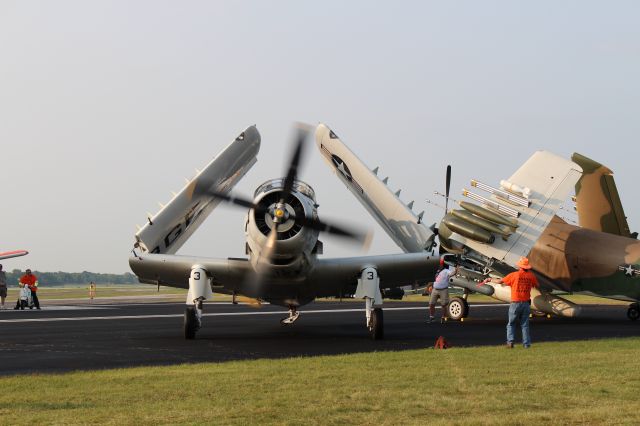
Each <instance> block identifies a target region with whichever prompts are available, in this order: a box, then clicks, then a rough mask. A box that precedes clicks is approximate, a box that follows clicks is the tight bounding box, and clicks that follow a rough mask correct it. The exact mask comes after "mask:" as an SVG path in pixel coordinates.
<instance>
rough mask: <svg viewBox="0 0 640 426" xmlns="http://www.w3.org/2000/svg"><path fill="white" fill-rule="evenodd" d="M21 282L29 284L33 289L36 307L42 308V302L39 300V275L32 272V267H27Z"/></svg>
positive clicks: (32, 295) (30, 288) (32, 293)
mask: <svg viewBox="0 0 640 426" xmlns="http://www.w3.org/2000/svg"><path fill="white" fill-rule="evenodd" d="M20 284H22V285H26V286H29V290H31V297H32V298H33V304H34V306H35V307H36V309H40V302H39V301H38V293H37V291H38V277H36V276H35V275H33V274H32V273H31V269H27V271H26V273H25V274H24V275H23V276H21V277H20Z"/></svg>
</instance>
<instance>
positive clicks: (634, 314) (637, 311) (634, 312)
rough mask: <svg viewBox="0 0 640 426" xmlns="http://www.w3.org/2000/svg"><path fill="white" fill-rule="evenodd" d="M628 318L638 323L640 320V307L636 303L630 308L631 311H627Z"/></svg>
mask: <svg viewBox="0 0 640 426" xmlns="http://www.w3.org/2000/svg"><path fill="white" fill-rule="evenodd" d="M627 318H629V319H630V320H631V321H636V320H637V319H638V318H640V306H638V305H637V304H635V303H634V304H633V305H631V306H629V309H628V310H627Z"/></svg>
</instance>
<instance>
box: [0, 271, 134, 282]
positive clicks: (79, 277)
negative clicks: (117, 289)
mask: <svg viewBox="0 0 640 426" xmlns="http://www.w3.org/2000/svg"><path fill="white" fill-rule="evenodd" d="M23 274H24V271H21V270H20V269H14V270H13V271H11V272H7V284H8V285H9V286H13V285H17V284H18V280H19V279H20V277H21V276H22V275H23ZM33 274H34V275H35V276H36V277H38V283H39V284H40V285H42V286H57V285H62V284H89V283H90V282H91V281H93V282H94V283H96V284H136V283H138V278H137V277H136V276H135V275H134V274H132V273H131V272H125V273H124V274H99V273H97V272H89V271H82V272H62V271H58V272H40V271H35V270H34V271H33Z"/></svg>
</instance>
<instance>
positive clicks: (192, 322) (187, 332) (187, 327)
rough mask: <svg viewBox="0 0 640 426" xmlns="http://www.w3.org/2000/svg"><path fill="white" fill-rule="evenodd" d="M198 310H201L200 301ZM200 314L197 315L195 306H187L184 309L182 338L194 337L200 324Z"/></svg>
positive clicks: (189, 338)
mask: <svg viewBox="0 0 640 426" xmlns="http://www.w3.org/2000/svg"><path fill="white" fill-rule="evenodd" d="M200 311H201V312H202V302H200ZM200 318H201V315H198V309H197V308H196V306H187V308H186V309H185V311H184V338H185V339H188V340H191V339H195V337H196V331H198V330H199V329H200V327H201V326H202V320H201V319H200Z"/></svg>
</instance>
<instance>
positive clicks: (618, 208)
mask: <svg viewBox="0 0 640 426" xmlns="http://www.w3.org/2000/svg"><path fill="white" fill-rule="evenodd" d="M571 159H572V160H573V161H574V162H575V163H577V164H578V165H579V166H580V167H582V169H583V170H584V173H583V175H582V178H580V180H579V181H578V183H576V208H577V211H578V223H579V225H580V226H581V227H582V228H587V229H591V230H594V231H601V232H607V233H609V234H615V235H622V236H624V237H630V236H631V232H630V231H629V224H628V223H627V217H626V216H625V214H624V209H623V208H622V202H621V201H620V195H619V194H618V189H617V188H616V183H615V181H614V179H613V172H612V171H611V170H610V169H609V168H608V167H605V166H603V165H602V164H600V163H598V162H597V161H594V160H592V159H590V158H587V157H585V156H584V155H582V154H578V153H577V152H576V153H574V154H573V156H572V157H571Z"/></svg>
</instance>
